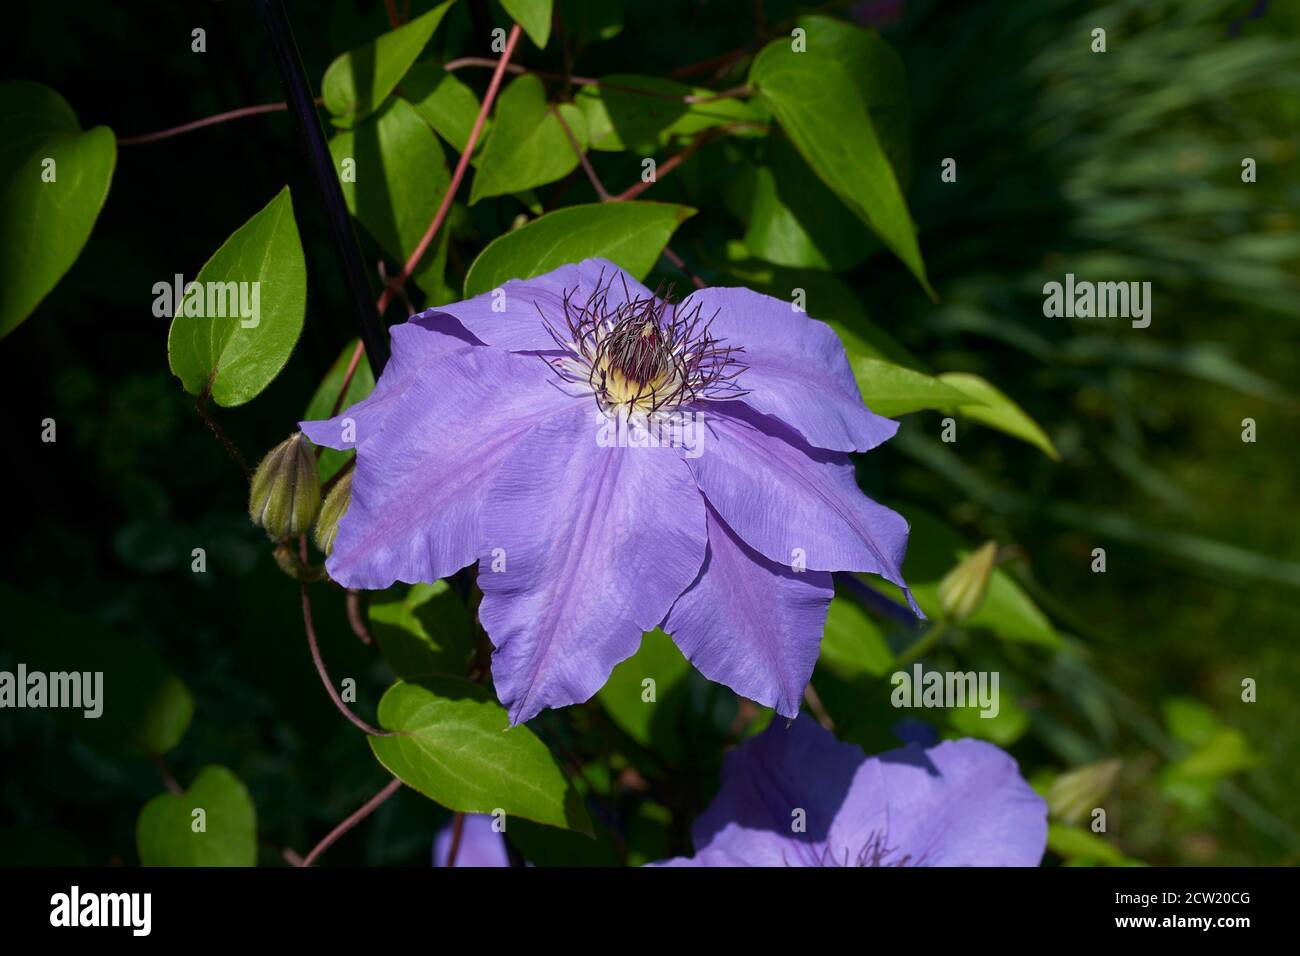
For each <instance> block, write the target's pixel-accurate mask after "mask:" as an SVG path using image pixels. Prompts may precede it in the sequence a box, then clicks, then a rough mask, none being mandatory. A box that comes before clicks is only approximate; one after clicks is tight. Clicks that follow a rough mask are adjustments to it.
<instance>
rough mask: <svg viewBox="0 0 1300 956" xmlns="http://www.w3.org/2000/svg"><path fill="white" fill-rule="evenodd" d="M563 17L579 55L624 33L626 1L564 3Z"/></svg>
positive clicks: (575, 1)
mask: <svg viewBox="0 0 1300 956" xmlns="http://www.w3.org/2000/svg"><path fill="white" fill-rule="evenodd" d="M560 17H561V19H562V20H563V23H564V32H565V35H566V36H567V37H568V39H569V42H570V43H572V44H573V47H574V53H575V55H576V54H577V53H580V52H581V51H582V50H584V49H586V48H587V47H588V46H590V45H591V44H593V43H598V42H599V41H601V40H611V39H613V38H614V37H616V36H618V35H619V34H620V33H621V32H622V31H623V0H560Z"/></svg>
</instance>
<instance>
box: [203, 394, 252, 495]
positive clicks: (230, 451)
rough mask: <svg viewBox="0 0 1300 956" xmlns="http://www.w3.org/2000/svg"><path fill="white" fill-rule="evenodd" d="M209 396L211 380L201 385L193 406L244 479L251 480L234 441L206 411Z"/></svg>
mask: <svg viewBox="0 0 1300 956" xmlns="http://www.w3.org/2000/svg"><path fill="white" fill-rule="evenodd" d="M211 396H212V382H211V381H209V382H208V384H206V385H204V386H203V391H202V392H200V393H199V397H198V399H197V400H196V401H195V403H194V405H195V407H196V408H197V409H198V411H199V417H200V418H202V419H203V421H204V422H205V423H207V426H208V428H210V429H211V430H212V434H214V435H216V436H217V439H218V440H219V441H220V442H221V446H222V447H223V448H225V450H226V454H227V455H229V456H230V457H231V458H232V459H234V462H235V464H237V465H238V466H239V470H240V471H242V472H243V473H244V478H245V480H252V476H253V473H252V472H251V471H250V470H249V468H248V462H247V461H246V460H245V458H244V456H243V455H242V454H240V452H239V449H238V448H236V447H235V443H234V442H233V441H231V440H230V438H229V436H227V435H226V432H225V429H223V428H222V427H221V426H220V425H218V424H217V420H216V419H215V418H213V417H212V414H211V413H210V412H209V411H208V399H209V398H210V397H211Z"/></svg>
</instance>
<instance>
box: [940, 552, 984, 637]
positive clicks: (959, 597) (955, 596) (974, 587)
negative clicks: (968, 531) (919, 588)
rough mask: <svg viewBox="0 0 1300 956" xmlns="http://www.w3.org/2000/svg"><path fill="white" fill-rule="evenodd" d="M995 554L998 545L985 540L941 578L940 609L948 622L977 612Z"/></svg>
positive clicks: (981, 602) (982, 599)
mask: <svg viewBox="0 0 1300 956" xmlns="http://www.w3.org/2000/svg"><path fill="white" fill-rule="evenodd" d="M997 555H998V546H997V544H996V543H995V542H993V541H988V542H986V543H985V544H983V545H981V546H980V547H979V548H978V549H977V550H975V551H973V552H971V553H970V554H969V555H967V556H966V557H965V558H964V559H962V561H961V563H960V564H958V565H957V566H956V567H955V568H953V569H952V570H951V571H949V572H948V573H947V574H946V575H944V578H943V580H942V581H940V582H939V606H940V607H941V608H943V613H944V614H945V615H946V616H947V617H948V618H949V619H951V620H954V621H963V620H965V619H966V618H968V617H970V616H971V615H972V614H974V613H975V612H976V611H978V610H979V606H980V605H981V604H983V603H984V594H985V592H987V591H988V589H989V577H990V576H991V575H992V574H993V562H994V560H995V559H996V558H997Z"/></svg>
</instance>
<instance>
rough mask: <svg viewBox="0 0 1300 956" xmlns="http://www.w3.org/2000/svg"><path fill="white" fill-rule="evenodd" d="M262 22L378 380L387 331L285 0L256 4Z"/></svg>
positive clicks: (385, 353) (385, 360) (264, 0)
mask: <svg viewBox="0 0 1300 956" xmlns="http://www.w3.org/2000/svg"><path fill="white" fill-rule="evenodd" d="M258 10H259V11H260V12H261V15H262V23H263V25H264V26H265V27H266V33H267V36H268V38H269V39H270V42H271V51H272V53H273V54H274V58H275V64H276V67H277V68H278V69H279V71H280V82H281V83H282V84H283V85H284V91H285V99H286V101H287V102H288V104H289V112H290V113H291V114H293V117H294V120H295V123H296V125H297V127H298V133H299V136H300V137H301V138H302V142H303V146H304V148H305V150H306V153H307V160H308V165H309V166H310V168H311V173H312V178H313V179H314V180H315V182H316V189H317V191H318V192H319V194H320V199H321V202H322V203H323V204H324V206H325V213H326V218H327V219H328V221H329V228H330V238H331V239H332V240H333V243H332V244H333V247H334V252H335V255H336V256H337V258H338V262H339V266H340V268H341V271H342V274H343V282H344V285H346V286H347V289H348V296H349V298H350V299H351V300H352V309H353V312H354V314H355V317H356V320H357V325H358V327H359V328H360V329H361V341H362V342H364V343H365V347H366V355H367V357H368V358H369V359H370V367H371V369H373V370H374V373H375V376H376V377H378V376H379V374H380V373H381V372H383V370H384V366H385V365H387V364H388V333H387V330H386V329H385V328H384V324H383V322H382V321H381V319H380V317H379V316H378V315H376V314H375V312H374V311H373V310H372V309H371V306H370V285H369V282H368V281H367V280H366V272H365V266H364V265H363V263H362V259H361V248H360V246H359V245H358V244H357V233H356V229H355V228H354V226H353V224H352V216H351V214H350V213H349V212H348V207H347V203H345V202H344V201H343V188H342V186H340V185H339V177H338V173H337V172H336V171H335V169H334V160H333V158H332V157H331V156H330V151H329V147H328V145H326V143H325V130H324V129H323V128H322V127H321V122H320V116H319V115H317V113H316V105H315V100H314V99H313V97H312V95H311V88H310V86H309V84H308V82H307V76H306V74H305V73H304V71H303V67H302V57H301V56H300V55H299V53H298V44H297V41H295V40H294V37H293V28H292V27H291V26H290V25H289V18H288V16H287V15H286V14H285V12H284V3H283V2H282V0H258Z"/></svg>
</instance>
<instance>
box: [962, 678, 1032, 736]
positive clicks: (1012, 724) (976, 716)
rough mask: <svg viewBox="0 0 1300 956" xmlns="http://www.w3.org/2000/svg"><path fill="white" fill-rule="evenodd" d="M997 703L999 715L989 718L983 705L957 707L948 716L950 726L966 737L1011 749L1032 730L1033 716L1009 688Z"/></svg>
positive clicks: (1001, 692)
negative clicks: (1017, 700) (1031, 718)
mask: <svg viewBox="0 0 1300 956" xmlns="http://www.w3.org/2000/svg"><path fill="white" fill-rule="evenodd" d="M995 699H996V701H997V708H998V712H997V713H996V714H992V715H990V716H988V717H985V716H984V713H983V711H982V710H981V708H980V707H979V705H967V706H965V707H953V708H951V709H950V710H949V711H948V712H947V714H948V725H949V726H950V727H952V729H953V730H955V731H956V732H957V733H958V734H960V735H961V736H963V737H978V738H979V739H980V740H987V741H989V742H991V743H995V744H997V745H998V746H999V747H1010V746H1011V745H1012V744H1014V743H1015V742H1016V741H1017V740H1019V739H1020V738H1021V737H1023V736H1024V735H1025V731H1027V730H1028V729H1029V714H1027V713H1025V709H1024V708H1023V707H1021V706H1020V705H1019V704H1017V703H1016V702H1015V699H1014V698H1013V697H1012V696H1011V694H1010V693H1008V692H1007V689H1006V688H1000V689H999V693H998V695H997V697H996V698H995Z"/></svg>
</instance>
